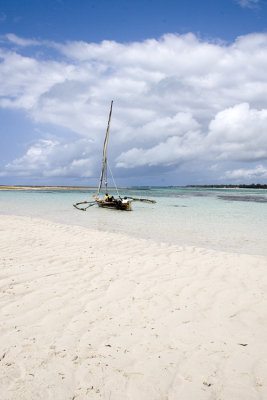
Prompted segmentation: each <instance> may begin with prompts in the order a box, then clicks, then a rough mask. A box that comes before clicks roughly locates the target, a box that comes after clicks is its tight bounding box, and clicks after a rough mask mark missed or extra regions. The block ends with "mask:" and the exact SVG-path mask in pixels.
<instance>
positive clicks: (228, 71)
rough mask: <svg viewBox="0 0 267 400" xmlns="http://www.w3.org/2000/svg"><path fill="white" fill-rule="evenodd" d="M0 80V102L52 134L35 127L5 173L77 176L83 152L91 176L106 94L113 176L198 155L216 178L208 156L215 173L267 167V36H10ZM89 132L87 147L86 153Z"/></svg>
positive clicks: (1, 56) (2, 51)
mask: <svg viewBox="0 0 267 400" xmlns="http://www.w3.org/2000/svg"><path fill="white" fill-rule="evenodd" d="M25 46H28V47H27V56H26V55H25ZM0 80H1V86H0V107H1V108H2V109H3V110H5V109H11V110H19V111H21V112H23V113H24V114H25V116H27V118H29V119H30V120H32V121H33V123H34V124H35V127H37V128H38V127H39V126H40V127H42V126H43V124H45V125H46V126H49V132H50V133H51V137H53V138H54V139H53V140H52V142H53V143H48V142H45V140H47V139H46V137H44V136H42V135H40V137H39V138H38V140H36V141H35V143H34V144H31V145H30V146H29V147H28V150H27V151H26V153H25V154H23V153H22V154H21V157H19V158H17V159H16V160H10V161H9V162H7V163H6V164H5V165H3V166H2V173H5V174H11V173H13V174H20V175H23V174H25V175H27V174H28V175H30V174H31V173H33V172H32V171H34V173H35V174H38V173H40V174H42V175H44V174H46V175H47V176H48V175H49V174H50V175H53V176H56V175H58V176H62V175H63V174H65V176H68V174H69V175H70V176H74V175H75V174H77V176H80V177H81V176H82V174H84V169H86V168H83V166H85V164H86V161H85V160H87V163H88V164H87V170H88V171H89V172H88V174H89V175H90V174H92V173H93V172H92V171H93V170H95V169H96V167H94V168H93V164H94V163H95V162H96V161H95V154H98V155H99V154H100V153H101V147H102V144H103V139H104V134H105V129H106V124H107V117H108V111H109V105H110V101H111V100H112V99H113V100H114V108H113V116H112V121H111V136H110V146H109V156H110V157H111V158H112V159H113V160H116V165H117V168H118V170H117V171H116V176H118V175H119V174H120V173H121V174H125V170H122V168H123V169H125V168H131V169H133V168H135V167H137V170H136V171H137V172H136V173H140V172H138V167H140V166H142V167H143V168H146V167H147V168H150V167H151V166H153V167H155V168H157V174H158V175H160V174H161V173H162V172H164V171H165V169H166V167H168V168H172V167H173V170H175V169H177V168H179V167H184V165H185V163H188V162H189V161H192V165H196V166H197V161H198V160H199V161H200V162H202V161H203V162H204V164H205V165H206V167H207V171H213V174H214V175H213V176H216V175H215V170H214V169H213V170H212V168H211V167H212V165H214V163H215V164H216V165H217V169H216V171H218V172H217V176H219V175H220V174H222V173H223V172H225V171H226V170H224V171H223V169H224V168H226V167H225V163H231V162H234V163H238V162H242V163H244V162H246V163H248V164H249V163H254V162H260V163H261V165H263V167H265V163H266V159H267V150H266V149H267V139H266V137H267V132H266V130H267V100H266V93H267V34H250V35H246V36H242V37H239V38H237V39H236V40H235V41H234V42H233V43H230V44H226V43H223V42H219V41H207V40H201V39H200V38H198V37H197V36H195V35H193V34H192V33H188V34H185V35H174V34H166V35H164V36H163V37H161V38H160V39H158V40H156V39H149V40H145V41H143V42H133V43H117V42H114V41H103V42H101V43H87V42H75V41H73V42H67V43H52V42H42V43H39V42H36V41H35V40H34V39H25V38H19V37H17V36H15V35H13V34H9V35H7V36H6V42H5V45H4V46H3V47H2V48H0ZM58 129H60V132H61V137H60V138H59V137H57V130H58ZM39 131H40V132H42V131H43V130H42V129H41V128H40V130H39ZM62 132H65V136H64V140H62ZM70 132H71V133H72V134H74V135H75V137H76V138H78V139H76V140H75V143H72V140H73V135H69V133H70ZM79 138H80V139H79ZM87 140H89V143H91V144H92V143H93V145H94V152H92V151H91V150H90V149H87V150H86V152H85V153H86V154H85V155H84V156H83V155H82V154H83V149H82V146H81V145H80V144H81V143H86V142H83V141H87ZM63 144H64V146H65V150H66V152H65V153H64V152H62V151H61V150H60V146H62V145H63ZM86 148H87V147H86ZM71 149H72V150H71ZM74 149H75V151H74ZM38 151H39V152H40V153H39V157H37V156H36V157H35V158H34V154H35V152H38ZM79 152H80V153H81V154H80V155H79V154H78V153H79ZM58 154H59V157H57V155H58ZM70 154H71V156H70ZM193 161H194V164H193ZM204 164H203V163H202V164H201V165H204ZM98 167H99V160H98V164H97V168H98ZM196 168H197V167H196ZM236 169H238V166H237V168H236ZM248 169H249V168H248ZM3 171H4V172H3ZM142 173H144V170H143V171H142ZM197 173H199V174H200V173H201V171H198V170H196V174H197ZM228 176H229V179H230V175H228Z"/></svg>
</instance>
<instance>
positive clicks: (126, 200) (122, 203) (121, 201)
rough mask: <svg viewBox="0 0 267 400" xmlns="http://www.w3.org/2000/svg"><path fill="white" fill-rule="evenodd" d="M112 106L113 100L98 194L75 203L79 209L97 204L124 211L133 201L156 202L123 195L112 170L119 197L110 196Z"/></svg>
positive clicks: (85, 208) (127, 209)
mask: <svg viewBox="0 0 267 400" xmlns="http://www.w3.org/2000/svg"><path fill="white" fill-rule="evenodd" d="M112 106H113V100H112V101H111V105H110V112H109V118H108V125H107V131H106V136H105V141H104V149H103V159H102V170H101V175H100V181H99V185H98V191H97V195H93V198H94V201H91V202H90V201H82V202H80V203H76V204H73V206H74V207H75V208H77V209H78V210H82V211H86V210H87V208H89V207H90V206H93V205H95V204H97V205H98V206H99V207H103V208H113V209H116V210H124V211H131V210H132V202H133V201H143V202H146V203H156V202H155V200H149V199H139V198H135V197H126V196H125V197H123V198H122V197H121V196H120V194H119V191H118V188H117V186H116V183H115V181H114V178H113V175H112V172H111V170H110V168H109V170H110V175H111V176H112V179H113V183H114V186H115V188H116V191H117V197H114V196H110V195H109V193H108V167H109V165H108V161H107V148H108V139H109V128H110V121H111V115H112ZM103 179H104V185H105V197H104V198H102V197H100V193H101V190H102V189H103ZM81 204H88V205H87V206H86V207H79V206H80V205H81Z"/></svg>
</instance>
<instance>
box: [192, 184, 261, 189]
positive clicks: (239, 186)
mask: <svg viewBox="0 0 267 400" xmlns="http://www.w3.org/2000/svg"><path fill="white" fill-rule="evenodd" d="M186 187H194V188H216V189H224V188H225V189H235V188H238V189H267V184H260V183H251V184H249V185H245V184H239V185H187V186H186Z"/></svg>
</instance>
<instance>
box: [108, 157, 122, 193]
mask: <svg viewBox="0 0 267 400" xmlns="http://www.w3.org/2000/svg"><path fill="white" fill-rule="evenodd" d="M107 165H108V169H109V172H110V175H111V178H112V180H113V183H114V186H115V189H116V192H117V195H118V196H119V197H120V194H119V191H118V188H117V185H116V182H115V179H114V177H113V174H112V171H111V169H110V166H109V163H108V161H107Z"/></svg>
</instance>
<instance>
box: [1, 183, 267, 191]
mask: <svg viewBox="0 0 267 400" xmlns="http://www.w3.org/2000/svg"><path fill="white" fill-rule="evenodd" d="M164 187H166V189H167V188H173V189H175V188H185V189H267V184H254V183H252V184H249V185H245V184H240V185H186V186H176V185H170V186H164ZM148 188H149V189H157V188H163V186H133V187H127V189H132V190H136V189H148ZM89 189H97V186H35V185H32V186H31V185H0V191H1V190H89ZM110 189H113V188H110ZM120 189H126V188H120Z"/></svg>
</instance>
